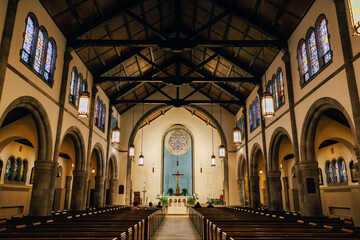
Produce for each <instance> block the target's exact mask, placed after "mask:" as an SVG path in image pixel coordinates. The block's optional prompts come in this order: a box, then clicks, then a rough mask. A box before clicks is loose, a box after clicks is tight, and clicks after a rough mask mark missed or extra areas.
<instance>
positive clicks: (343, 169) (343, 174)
mask: <svg viewBox="0 0 360 240" xmlns="http://www.w3.org/2000/svg"><path fill="white" fill-rule="evenodd" d="M339 169H340V171H339V172H340V181H341V182H347V180H348V178H347V173H346V165H345V161H344V159H343V158H339Z"/></svg>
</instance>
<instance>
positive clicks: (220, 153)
mask: <svg viewBox="0 0 360 240" xmlns="http://www.w3.org/2000/svg"><path fill="white" fill-rule="evenodd" d="M219 108H220V127H221V126H222V115H221V105H220V104H219ZM225 153H226V149H225V146H224V145H222V144H221V145H220V146H219V158H224V157H225V155H226V154H225Z"/></svg>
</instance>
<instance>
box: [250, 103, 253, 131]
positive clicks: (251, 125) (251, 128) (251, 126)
mask: <svg viewBox="0 0 360 240" xmlns="http://www.w3.org/2000/svg"><path fill="white" fill-rule="evenodd" d="M249 124H250V131H252V130H253V124H252V105H251V104H250V105H249Z"/></svg>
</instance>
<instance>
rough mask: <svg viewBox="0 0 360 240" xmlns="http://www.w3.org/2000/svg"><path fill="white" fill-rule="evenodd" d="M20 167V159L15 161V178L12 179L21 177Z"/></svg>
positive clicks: (15, 179)
mask: <svg viewBox="0 0 360 240" xmlns="http://www.w3.org/2000/svg"><path fill="white" fill-rule="evenodd" d="M19 168H20V160H16V161H15V166H14V171H13V178H12V180H14V181H17V180H18V178H19Z"/></svg>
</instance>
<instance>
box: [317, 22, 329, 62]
mask: <svg viewBox="0 0 360 240" xmlns="http://www.w3.org/2000/svg"><path fill="white" fill-rule="evenodd" d="M316 30H317V35H318V36H317V38H318V43H319V56H320V60H321V61H320V62H321V63H322V65H325V64H327V63H328V62H329V61H330V60H331V51H330V42H329V33H328V29H327V20H326V18H325V16H324V15H320V17H319V18H318V20H317V24H316Z"/></svg>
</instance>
